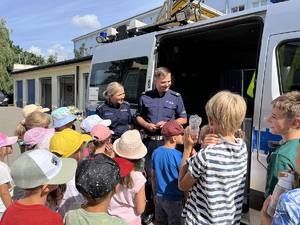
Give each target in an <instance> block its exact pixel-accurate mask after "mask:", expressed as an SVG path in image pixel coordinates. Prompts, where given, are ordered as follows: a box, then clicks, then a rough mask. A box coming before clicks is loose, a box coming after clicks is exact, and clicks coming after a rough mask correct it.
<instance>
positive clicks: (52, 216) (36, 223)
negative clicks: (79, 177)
mask: <svg viewBox="0 0 300 225" xmlns="http://www.w3.org/2000/svg"><path fill="white" fill-rule="evenodd" d="M75 170H76V161H75V160H74V159H59V158H58V157H57V156H55V155H54V154H52V153H51V152H49V151H47V150H40V149H36V150H33V151H27V152H25V153H23V154H21V155H20V156H19V157H18V158H17V160H16V161H15V162H14V163H13V164H12V166H11V175H12V178H13V180H14V182H15V184H16V185H17V186H18V187H20V188H23V189H24V190H25V196H24V198H22V199H20V200H18V201H16V202H13V203H12V204H11V205H10V206H9V207H8V208H7V209H6V211H5V212H4V214H3V217H2V220H1V223H0V224H1V225H23V224H30V225H41V224H43V225H62V224H63V221H62V218H61V216H60V215H59V214H57V213H55V212H53V211H51V210H50V209H49V208H47V207H46V206H45V202H46V199H47V196H48V194H49V193H50V192H51V191H53V190H55V189H56V188H57V185H58V184H63V183H66V182H68V181H69V180H70V179H71V178H72V177H73V176H74V174H75Z"/></svg>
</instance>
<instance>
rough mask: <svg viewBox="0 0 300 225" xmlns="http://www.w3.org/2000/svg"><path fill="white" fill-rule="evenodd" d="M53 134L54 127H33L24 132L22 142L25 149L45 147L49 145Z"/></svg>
mask: <svg viewBox="0 0 300 225" xmlns="http://www.w3.org/2000/svg"><path fill="white" fill-rule="evenodd" d="M53 135H54V129H49V128H43V127H35V128H32V129H30V130H28V131H26V132H25V134H24V142H25V148H26V150H32V149H47V150H49V147H50V140H51V138H52V136H53Z"/></svg>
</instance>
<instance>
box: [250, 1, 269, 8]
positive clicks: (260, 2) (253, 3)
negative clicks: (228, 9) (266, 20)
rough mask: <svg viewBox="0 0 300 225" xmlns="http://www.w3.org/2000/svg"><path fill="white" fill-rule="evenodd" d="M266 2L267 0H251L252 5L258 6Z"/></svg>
mask: <svg viewBox="0 0 300 225" xmlns="http://www.w3.org/2000/svg"><path fill="white" fill-rule="evenodd" d="M267 3H268V2H267V0H253V1H252V6H253V7H259V6H263V5H266V4H267Z"/></svg>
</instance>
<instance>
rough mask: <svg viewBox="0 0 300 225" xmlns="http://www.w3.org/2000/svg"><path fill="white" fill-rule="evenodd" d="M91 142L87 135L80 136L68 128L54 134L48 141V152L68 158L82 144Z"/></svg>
mask: <svg viewBox="0 0 300 225" xmlns="http://www.w3.org/2000/svg"><path fill="white" fill-rule="evenodd" d="M90 140H92V137H91V136H90V135H87V134H81V133H79V132H77V131H75V130H72V129H70V128H67V129H64V130H62V131H59V132H56V133H55V134H54V135H53V137H52V138H51V141H50V151H51V152H56V153H58V154H60V155H61V156H62V157H69V156H70V155H72V154H73V153H74V152H76V151H77V150H78V149H79V147H80V146H81V145H82V143H83V142H87V141H90Z"/></svg>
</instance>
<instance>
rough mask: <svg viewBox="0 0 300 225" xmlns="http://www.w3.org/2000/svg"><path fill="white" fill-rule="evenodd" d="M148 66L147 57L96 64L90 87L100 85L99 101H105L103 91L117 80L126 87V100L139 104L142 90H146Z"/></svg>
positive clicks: (93, 68)
mask: <svg viewBox="0 0 300 225" xmlns="http://www.w3.org/2000/svg"><path fill="white" fill-rule="evenodd" d="M147 66H148V58H147V57H140V58H133V59H126V60H118V61H112V62H105V63H97V64H94V65H93V66H92V72H91V77H90V87H98V88H99V92H98V101H104V100H105V99H104V97H103V96H102V93H103V92H104V91H105V89H106V87H107V85H108V84H109V83H110V82H113V81H117V82H119V83H121V84H122V85H123V86H124V88H125V92H126V97H125V99H126V101H128V102H130V103H133V104H137V103H138V98H139V96H140V94H141V92H143V91H144V90H145V81H146V75H147Z"/></svg>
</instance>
